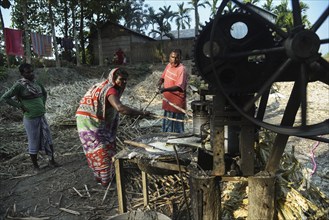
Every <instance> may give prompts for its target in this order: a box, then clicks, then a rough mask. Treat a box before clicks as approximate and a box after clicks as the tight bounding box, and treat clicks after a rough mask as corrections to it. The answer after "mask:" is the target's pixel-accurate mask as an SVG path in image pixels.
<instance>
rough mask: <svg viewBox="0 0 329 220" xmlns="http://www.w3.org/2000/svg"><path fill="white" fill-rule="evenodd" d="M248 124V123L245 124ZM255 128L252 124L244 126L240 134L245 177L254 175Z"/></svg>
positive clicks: (242, 168) (241, 163) (241, 166)
mask: <svg viewBox="0 0 329 220" xmlns="http://www.w3.org/2000/svg"><path fill="white" fill-rule="evenodd" d="M245 123H248V122H245ZM254 144H255V127H254V125H252V124H249V125H242V126H241V132H240V144H239V147H240V154H241V161H240V169H241V171H242V175H243V176H251V175H254V166H255V165H254Z"/></svg>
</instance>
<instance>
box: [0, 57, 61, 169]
mask: <svg viewBox="0 0 329 220" xmlns="http://www.w3.org/2000/svg"><path fill="white" fill-rule="evenodd" d="M19 71H20V73H21V75H22V77H23V78H21V79H19V80H18V81H17V82H16V83H15V84H14V85H13V86H12V87H11V88H10V89H9V90H8V91H7V92H6V93H5V94H3V96H2V97H1V99H3V100H5V101H6V103H7V104H9V105H11V106H14V107H16V108H19V109H21V110H22V111H23V116H24V117H23V123H24V127H25V131H26V134H27V137H28V148H29V154H30V156H31V160H32V163H33V166H34V170H35V171H39V169H40V168H39V165H38V157H37V156H38V152H39V151H40V150H44V151H45V152H46V154H47V155H48V156H49V165H50V166H53V167H57V166H59V165H58V164H57V163H56V162H55V160H54V148H53V143H52V137H51V133H50V129H49V125H48V123H47V120H46V118H45V113H46V107H45V104H46V100H47V92H46V90H45V88H44V87H43V85H42V84H40V83H39V82H37V81H35V79H34V78H35V76H34V74H33V68H32V66H31V65H30V64H27V63H24V64H22V65H20V67H19ZM13 97H16V99H13ZM1 99H0V100H1Z"/></svg>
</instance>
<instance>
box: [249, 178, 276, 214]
mask: <svg viewBox="0 0 329 220" xmlns="http://www.w3.org/2000/svg"><path fill="white" fill-rule="evenodd" d="M275 182H276V179H275V176H252V177H249V178H248V185H249V192H248V199H249V206H248V218H247V219H248V220H253V219H266V220H273V219H276V216H277V214H276V208H275V207H276V204H275Z"/></svg>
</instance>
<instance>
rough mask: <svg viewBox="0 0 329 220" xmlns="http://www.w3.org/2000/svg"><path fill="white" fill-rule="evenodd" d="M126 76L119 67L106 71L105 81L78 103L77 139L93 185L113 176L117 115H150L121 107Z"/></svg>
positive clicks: (90, 90)
mask: <svg viewBox="0 0 329 220" xmlns="http://www.w3.org/2000/svg"><path fill="white" fill-rule="evenodd" d="M127 79H128V73H127V72H126V71H125V70H124V69H122V68H115V69H113V70H111V71H110V73H109V76H108V78H107V79H106V80H105V81H103V82H101V83H97V84H95V85H93V86H92V87H91V88H90V89H89V90H88V92H87V93H86V94H85V95H84V97H83V98H82V99H81V101H80V105H79V108H78V110H77V112H76V120H77V128H78V133H79V137H80V140H81V143H82V146H83V151H84V153H85V154H86V158H87V161H88V165H89V167H90V168H91V169H92V170H93V173H94V177H95V179H96V181H97V182H99V183H101V184H102V185H103V186H107V185H108V184H109V183H110V182H111V180H112V178H113V175H114V169H113V167H112V166H113V164H112V157H113V156H114V155H115V153H116V144H115V140H116V131H117V127H118V122H119V113H121V114H124V115H144V116H147V115H149V114H150V112H148V111H139V110H136V109H133V108H130V107H128V106H126V105H123V104H122V103H121V101H120V97H121V95H122V93H123V91H124V89H125V87H126V84H127Z"/></svg>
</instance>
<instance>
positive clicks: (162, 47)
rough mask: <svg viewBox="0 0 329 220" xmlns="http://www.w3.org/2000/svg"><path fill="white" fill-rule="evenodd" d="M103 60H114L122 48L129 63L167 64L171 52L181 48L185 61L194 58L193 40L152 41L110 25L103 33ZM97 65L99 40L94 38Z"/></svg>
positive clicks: (96, 62)
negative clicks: (114, 56) (115, 54)
mask: <svg viewBox="0 0 329 220" xmlns="http://www.w3.org/2000/svg"><path fill="white" fill-rule="evenodd" d="M101 36H102V44H103V58H104V59H106V58H108V59H109V61H111V60H112V58H113V55H114V53H115V52H116V51H117V50H118V49H119V48H121V49H122V50H123V51H124V53H125V54H126V56H127V61H128V63H145V62H166V61H167V60H168V55H169V52H170V50H172V49H174V48H180V49H181V50H182V56H183V59H191V58H192V57H193V54H192V53H193V51H192V48H193V46H194V40H193V39H180V40H164V41H150V40H149V39H148V38H146V37H142V36H139V35H137V34H136V35H135V34H133V32H130V31H127V30H126V29H123V28H119V27H117V26H113V25H109V26H108V27H106V28H103V31H102V34H101ZM92 45H93V53H94V57H95V64H96V65H97V64H98V63H99V56H98V40H97V38H92Z"/></svg>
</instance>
